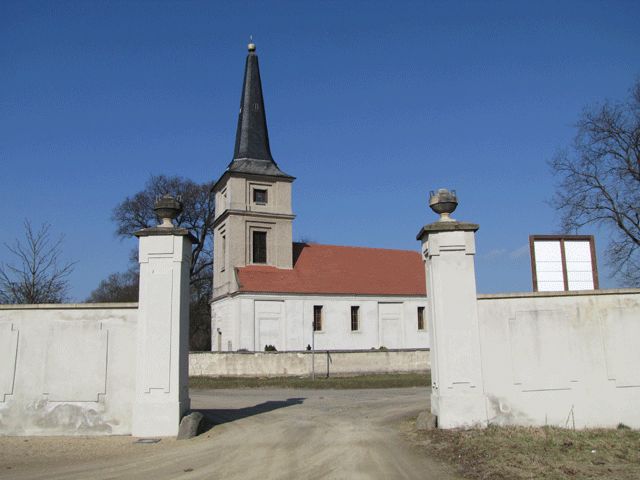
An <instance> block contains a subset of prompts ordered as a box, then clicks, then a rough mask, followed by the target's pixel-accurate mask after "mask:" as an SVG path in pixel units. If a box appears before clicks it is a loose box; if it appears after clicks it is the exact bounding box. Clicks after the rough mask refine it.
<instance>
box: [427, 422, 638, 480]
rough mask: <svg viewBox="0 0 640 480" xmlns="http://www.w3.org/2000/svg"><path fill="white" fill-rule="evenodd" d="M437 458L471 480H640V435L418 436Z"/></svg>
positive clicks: (547, 430) (513, 431) (552, 430)
mask: <svg viewBox="0 0 640 480" xmlns="http://www.w3.org/2000/svg"><path fill="white" fill-rule="evenodd" d="M415 435H416V437H417V439H418V442H419V443H420V444H421V445H422V446H423V448H424V449H425V450H426V451H427V452H428V453H429V454H431V455H435V456H436V457H440V458H442V459H444V460H446V461H448V462H449V463H451V464H453V465H457V466H458V468H459V471H460V473H461V474H462V475H463V476H465V477H466V478H470V479H492V480H502V479H505V480H506V479H509V480H521V479H522V480H524V479H532V478H535V479H542V480H552V479H553V480H555V479H558V480H559V479H567V478H571V479H592V478H612V479H613V478H615V479H619V480H632V479H633V480H637V479H638V478H640V431H638V430H630V429H628V428H619V429H589V430H568V429H563V428H558V427H535V428H534V427H497V426H491V427H489V428H486V429H472V430H431V431H426V432H415Z"/></svg>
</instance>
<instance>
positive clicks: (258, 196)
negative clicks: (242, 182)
mask: <svg viewBox="0 0 640 480" xmlns="http://www.w3.org/2000/svg"><path fill="white" fill-rule="evenodd" d="M253 201H254V202H255V203H259V204H262V205H265V204H266V203H267V191H266V190H258V189H257V188H256V189H254V190H253Z"/></svg>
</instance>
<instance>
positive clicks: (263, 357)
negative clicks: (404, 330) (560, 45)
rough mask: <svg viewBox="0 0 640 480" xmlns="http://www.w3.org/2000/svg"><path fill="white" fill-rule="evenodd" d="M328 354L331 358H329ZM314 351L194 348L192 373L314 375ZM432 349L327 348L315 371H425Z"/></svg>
mask: <svg viewBox="0 0 640 480" xmlns="http://www.w3.org/2000/svg"><path fill="white" fill-rule="evenodd" d="M327 356H328V357H329V362H327ZM313 357H314V356H313V355H312V354H311V352H306V351H305V352H240V353H238V352H222V353H218V352H192V353H191V354H190V355H189V374H190V375H192V376H208V377H237V376H240V377H241V376H248V377H255V376H260V377H284V376H298V377H301V376H310V375H311V371H312V363H311V362H312V358H313ZM430 366H431V365H430V352H429V350H427V349H421V350H389V351H380V350H361V351H340V352H336V351H333V352H330V353H329V354H328V355H327V353H326V352H324V351H319V352H316V354H315V373H316V375H318V376H326V375H327V367H328V369H329V375H330V376H333V375H337V376H339V375H363V374H379V373H397V372H401V373H422V372H426V371H427V370H429V368H430Z"/></svg>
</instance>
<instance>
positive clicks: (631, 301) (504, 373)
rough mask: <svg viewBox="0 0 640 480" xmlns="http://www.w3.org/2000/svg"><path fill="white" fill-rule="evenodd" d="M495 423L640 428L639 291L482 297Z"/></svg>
mask: <svg viewBox="0 0 640 480" xmlns="http://www.w3.org/2000/svg"><path fill="white" fill-rule="evenodd" d="M478 314H479V327H480V342H481V356H482V370H483V377H484V382H483V383H484V393H485V395H486V399H487V417H488V421H489V423H495V424H502V425H505V424H515V425H559V426H567V427H573V426H574V425H575V427H576V428H583V427H615V426H617V425H618V424H619V423H624V424H626V425H628V426H630V427H632V428H640V410H639V409H638V405H640V348H638V342H640V290H598V291H585V292H570V293H535V294H534V293H530V294H526V293H525V294H510V295H509V294H507V295H481V296H479V298H478Z"/></svg>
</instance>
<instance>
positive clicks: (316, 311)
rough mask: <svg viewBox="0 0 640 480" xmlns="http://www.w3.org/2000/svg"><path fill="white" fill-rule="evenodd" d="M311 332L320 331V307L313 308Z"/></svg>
mask: <svg viewBox="0 0 640 480" xmlns="http://www.w3.org/2000/svg"><path fill="white" fill-rule="evenodd" d="M313 331H314V332H320V331H322V305H314V306H313Z"/></svg>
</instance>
